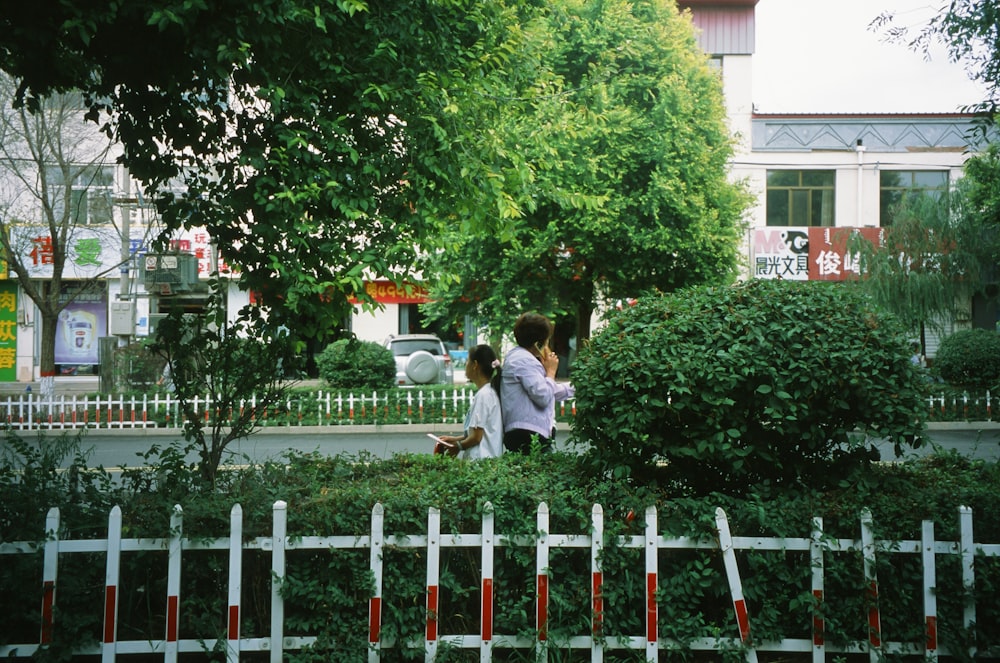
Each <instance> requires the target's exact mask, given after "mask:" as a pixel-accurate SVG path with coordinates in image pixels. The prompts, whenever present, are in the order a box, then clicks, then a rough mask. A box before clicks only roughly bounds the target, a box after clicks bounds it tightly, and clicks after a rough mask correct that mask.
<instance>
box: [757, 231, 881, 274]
mask: <svg viewBox="0 0 1000 663" xmlns="http://www.w3.org/2000/svg"><path fill="white" fill-rule="evenodd" d="M881 233H882V230H881V228H818V227H803V228H754V229H753V230H752V231H751V242H750V251H751V255H752V265H753V275H754V277H756V278H761V279H786V280H791V281H843V280H845V279H848V278H852V277H856V276H859V267H858V257H857V256H856V255H852V254H850V253H848V251H847V242H848V240H849V239H850V238H851V237H852V236H853V235H855V234H860V235H861V236H862V237H864V238H865V239H867V240H868V241H870V242H872V243H874V244H878V243H879V242H880V241H881Z"/></svg>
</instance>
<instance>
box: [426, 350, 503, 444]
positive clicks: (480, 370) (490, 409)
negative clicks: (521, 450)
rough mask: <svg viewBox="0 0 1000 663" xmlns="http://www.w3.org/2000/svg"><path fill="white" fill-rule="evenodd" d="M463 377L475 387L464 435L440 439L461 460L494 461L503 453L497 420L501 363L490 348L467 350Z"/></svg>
mask: <svg viewBox="0 0 1000 663" xmlns="http://www.w3.org/2000/svg"><path fill="white" fill-rule="evenodd" d="M465 377H467V378H468V379H469V382H471V383H473V384H474V385H476V395H475V396H474V397H473V399H472V406H471V407H470V408H469V413H468V414H467V415H465V434H464V435H461V436H456V435H442V436H441V439H442V440H444V441H445V442H450V443H451V444H453V445H455V446H453V447H445V448H446V449H447V451H448V453H450V454H452V455H458V456H459V457H460V458H468V459H469V460H478V459H480V458H495V457H496V456H499V455H500V454H502V453H503V421H502V420H501V419H500V398H499V394H500V361H499V360H498V359H497V355H496V353H495V352H493V348H491V347H490V346H488V345H477V346H476V347H474V348H472V350H470V351H469V359H468V361H466V363H465Z"/></svg>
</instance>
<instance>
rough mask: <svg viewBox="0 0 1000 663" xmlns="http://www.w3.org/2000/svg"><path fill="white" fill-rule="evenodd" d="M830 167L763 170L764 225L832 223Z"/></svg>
mask: <svg viewBox="0 0 1000 663" xmlns="http://www.w3.org/2000/svg"><path fill="white" fill-rule="evenodd" d="M836 178H837V174H836V172H835V171H832V170H769V171H767V225H769V226H832V225H834V213H833V206H834V192H835V187H834V182H835V181H836Z"/></svg>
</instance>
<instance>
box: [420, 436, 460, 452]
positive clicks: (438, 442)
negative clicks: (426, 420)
mask: <svg viewBox="0 0 1000 663" xmlns="http://www.w3.org/2000/svg"><path fill="white" fill-rule="evenodd" d="M427 437H429V438H431V439H432V440H434V453H436V454H440V453H444V447H448V448H449V449H454V448H455V445H454V444H452V443H451V442H446V441H444V440H442V439H441V438H440V437H438V436H437V435H434V434H433V433H428V434H427Z"/></svg>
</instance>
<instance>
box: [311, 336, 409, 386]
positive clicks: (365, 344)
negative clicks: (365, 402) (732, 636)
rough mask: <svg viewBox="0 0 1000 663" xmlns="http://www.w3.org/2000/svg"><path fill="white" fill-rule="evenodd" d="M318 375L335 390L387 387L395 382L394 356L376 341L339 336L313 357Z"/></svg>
mask: <svg viewBox="0 0 1000 663" xmlns="http://www.w3.org/2000/svg"><path fill="white" fill-rule="evenodd" d="M316 366H317V367H318V368H319V376H320V377H321V378H322V379H323V380H325V381H326V383H327V384H328V385H330V386H331V387H333V388H335V389H390V388H392V387H393V386H394V385H395V383H396V359H395V357H393V356H392V352H391V351H390V350H389V349H388V348H385V347H383V346H381V345H379V344H378V343H373V342H371V341H359V340H358V339H356V338H350V339H341V340H339V341H336V342H335V343H331V344H330V345H328V346H326V348H325V349H324V350H323V352H321V353H320V354H319V356H317V357H316Z"/></svg>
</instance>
